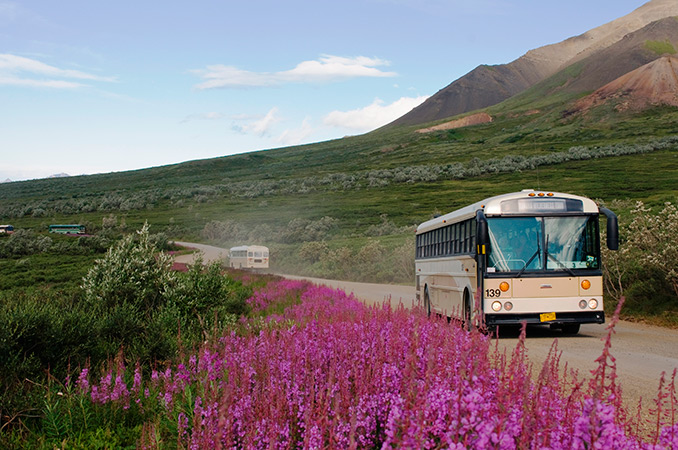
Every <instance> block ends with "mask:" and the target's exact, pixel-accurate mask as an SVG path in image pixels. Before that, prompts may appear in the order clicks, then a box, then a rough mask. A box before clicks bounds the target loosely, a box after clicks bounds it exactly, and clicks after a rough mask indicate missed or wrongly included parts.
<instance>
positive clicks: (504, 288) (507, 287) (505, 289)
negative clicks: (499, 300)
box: [499, 281, 510, 292]
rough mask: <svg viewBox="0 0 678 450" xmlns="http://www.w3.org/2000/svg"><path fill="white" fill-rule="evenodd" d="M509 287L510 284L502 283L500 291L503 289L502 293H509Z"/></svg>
mask: <svg viewBox="0 0 678 450" xmlns="http://www.w3.org/2000/svg"><path fill="white" fill-rule="evenodd" d="M509 287H510V286H509V284H508V283H507V282H506V281H502V282H501V283H500V284H499V289H501V291H502V292H506V291H508V290H509Z"/></svg>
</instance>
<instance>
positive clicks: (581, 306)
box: [579, 300, 588, 309]
mask: <svg viewBox="0 0 678 450" xmlns="http://www.w3.org/2000/svg"><path fill="white" fill-rule="evenodd" d="M587 305H588V303H586V300H582V301H580V302H579V307H580V308H581V309H586V306H587Z"/></svg>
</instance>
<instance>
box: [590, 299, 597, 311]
mask: <svg viewBox="0 0 678 450" xmlns="http://www.w3.org/2000/svg"><path fill="white" fill-rule="evenodd" d="M597 307H598V300H596V299H595V298H592V299H591V300H589V308H591V309H596V308H597Z"/></svg>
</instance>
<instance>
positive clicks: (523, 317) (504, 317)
mask: <svg viewBox="0 0 678 450" xmlns="http://www.w3.org/2000/svg"><path fill="white" fill-rule="evenodd" d="M523 322H525V323H530V324H544V325H550V324H563V323H605V312H603V311H585V312H559V313H556V314H555V319H553V320H543V316H542V315H541V314H539V313H518V314H485V324H486V325H487V326H495V325H518V324H522V323H523Z"/></svg>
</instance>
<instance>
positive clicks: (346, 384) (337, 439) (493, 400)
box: [78, 281, 678, 450]
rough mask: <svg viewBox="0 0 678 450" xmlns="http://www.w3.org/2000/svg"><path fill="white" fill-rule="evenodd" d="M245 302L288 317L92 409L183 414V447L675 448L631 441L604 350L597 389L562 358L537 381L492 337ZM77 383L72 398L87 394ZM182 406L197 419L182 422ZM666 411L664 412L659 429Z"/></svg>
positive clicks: (350, 301)
mask: <svg viewBox="0 0 678 450" xmlns="http://www.w3.org/2000/svg"><path fill="white" fill-rule="evenodd" d="M297 297H298V298H299V299H300V303H299V302H295V301H293V300H294V298H297ZM250 300H251V302H252V303H251V306H252V307H253V308H254V307H256V308H267V307H269V306H271V305H272V304H273V303H276V302H283V304H284V305H291V306H287V307H286V308H285V309H284V311H282V312H281V313H280V315H279V316H278V317H276V318H274V319H272V318H270V317H269V319H270V320H271V321H270V322H269V324H268V325H265V326H262V324H263V323H264V321H261V320H260V319H257V321H256V322H251V326H247V325H248V322H247V320H246V319H241V324H242V325H245V326H243V327H241V328H239V329H238V333H236V332H235V331H231V332H228V333H226V334H224V335H223V336H222V337H221V338H219V339H218V340H217V341H216V342H214V341H211V342H210V343H206V344H205V345H203V346H202V347H201V348H200V349H199V350H198V351H196V352H195V354H193V355H190V357H189V358H188V359H187V360H186V359H183V362H181V363H179V364H174V365H172V366H168V367H167V368H165V369H164V370H163V371H162V372H156V371H153V372H152V373H151V383H150V385H151V386H152V391H153V394H151V392H150V391H149V388H148V387H146V388H145V389H144V393H143V394H141V390H142V388H141V372H140V369H139V372H138V373H139V380H138V381H137V372H136V371H135V379H134V382H133V384H132V388H131V389H130V390H129V391H128V392H127V393H125V391H124V390H123V389H122V385H123V384H124V383H122V379H121V378H120V380H119V377H120V376H121V374H122V372H123V371H122V370H118V372H117V374H118V376H117V377H116V379H115V386H114V389H113V393H111V379H110V377H111V374H110V373H109V375H108V377H109V378H108V379H107V378H106V377H102V379H101V380H100V383H99V384H98V385H97V386H92V388H91V397H92V400H93V401H95V402H101V403H103V402H110V401H118V402H120V401H124V399H125V398H126V397H127V398H134V401H135V402H139V400H140V399H141V397H145V398H144V399H143V400H144V407H146V405H149V404H155V406H156V407H157V406H162V407H165V408H166V412H165V413H166V414H168V415H169V416H172V415H173V414H175V413H176V416H175V417H176V420H177V422H176V429H177V430H178V431H177V433H178V434H177V436H176V439H177V446H178V447H181V448H196V449H199V448H253V449H258V448H266V449H269V448H272V449H276V448H375V447H381V448H385V449H387V448H417V449H419V448H421V449H428V448H452V449H462V448H464V449H466V448H492V449H514V448H529V449H536V448H539V449H541V448H548V449H553V450H555V449H577V448H582V449H583V448H587V449H591V448H622V449H636V448H638V449H640V448H642V449H643V450H650V449H652V450H665V449H668V448H675V447H676V435H677V434H678V427H677V426H676V425H673V424H672V425H671V426H666V427H664V428H663V429H661V433H659V431H658V432H657V436H656V437H655V438H656V440H657V442H656V445H654V444H652V445H651V444H646V443H643V442H642V440H640V439H639V438H638V437H636V436H634V435H632V434H631V432H630V431H629V430H632V429H633V428H632V427H631V426H629V425H628V423H625V422H624V421H625V420H626V418H627V417H628V416H627V415H625V413H624V412H623V411H622V410H620V409H619V408H620V405H621V404H622V403H621V397H620V395H621V390H620V389H618V388H617V387H616V386H614V385H611V384H610V381H609V380H613V378H611V377H613V376H614V375H613V373H611V372H610V371H609V370H607V369H610V370H613V366H612V365H610V364H609V362H610V361H612V359H611V355H610V354H609V345H608V346H606V349H605V352H606V353H605V361H607V362H606V363H605V364H607V365H606V366H604V367H606V368H607V369H605V373H604V374H603V373H602V369H601V371H599V372H598V373H596V374H594V377H597V383H588V382H587V380H583V379H582V380H580V379H577V377H576V375H569V372H568V371H567V370H565V371H564V370H562V368H560V367H559V365H558V363H559V355H558V353H557V351H555V350H554V351H553V352H552V355H551V356H550V357H549V359H548V360H547V363H546V364H545V365H544V367H543V368H542V369H541V371H540V372H539V373H538V377H535V376H533V374H532V366H531V364H530V362H529V360H528V358H527V352H526V350H525V345H524V341H523V340H521V341H520V342H519V344H518V346H517V347H516V349H515V350H514V351H513V352H512V353H511V354H510V355H507V354H506V352H504V354H503V355H502V354H501V353H500V352H499V351H498V348H495V349H494V350H493V347H495V345H493V342H492V340H491V338H489V337H487V336H483V335H481V334H480V333H478V332H470V333H469V332H466V331H464V330H462V329H461V327H459V326H458V325H456V324H454V323H452V324H448V323H447V321H446V320H444V319H442V320H438V319H436V318H428V317H427V316H426V315H425V314H423V313H422V311H418V310H415V311H410V310H406V309H404V308H403V307H400V308H395V309H392V308H391V307H390V305H380V306H366V305H365V304H363V303H362V302H360V301H358V300H357V299H355V297H353V296H352V295H347V294H346V293H345V292H343V291H338V290H332V289H329V288H327V287H323V286H313V285H310V284H307V283H291V282H287V281H285V282H282V281H281V282H274V283H270V284H269V286H267V287H265V288H262V289H259V290H257V291H256V292H255V294H254V295H253V297H252V299H250ZM521 339H524V337H523V338H521ZM496 347H498V345H496ZM601 361H602V360H601ZM603 362H604V361H602V362H601V367H603V365H602V363H603ZM137 369H138V366H137ZM83 372H84V371H83ZM83 372H81V374H80V377H79V379H78V386H79V388H80V386H81V385H82V386H83V388H82V390H83V392H89V391H90V388H89V384H86V383H87V379H88V378H87V375H88V373H87V372H84V374H83ZM603 375H604V376H603ZM80 378H82V380H83V381H80ZM604 380H607V381H604ZM119 382H120V385H119ZM606 383H607V384H606ZM601 385H602V386H603V387H605V386H611V388H607V387H605V388H604V389H600V387H601ZM118 389H120V391H117V390H118ZM189 391H190V392H191V394H190V395H196V397H195V398H194V399H193V397H190V396H189V394H188V392H189ZM135 397H139V398H135ZM187 404H190V405H191V406H192V408H193V410H192V411H184V410H181V408H182V407H183V406H184V405H187ZM671 405H673V403H671ZM149 406H151V405H149ZM671 408H674V407H673V406H670V407H667V409H664V410H662V411H663V413H664V414H665V416H664V418H663V419H662V420H664V421H665V422H669V423H671V420H670V416H668V415H667V414H668V410H671ZM189 418H190V419H189ZM658 423H659V422H658Z"/></svg>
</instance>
